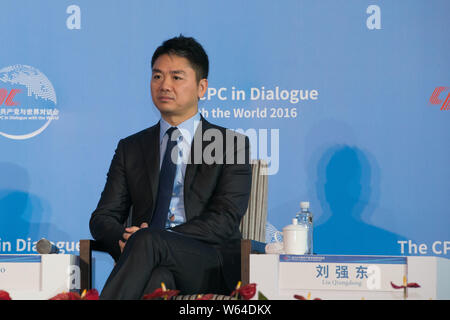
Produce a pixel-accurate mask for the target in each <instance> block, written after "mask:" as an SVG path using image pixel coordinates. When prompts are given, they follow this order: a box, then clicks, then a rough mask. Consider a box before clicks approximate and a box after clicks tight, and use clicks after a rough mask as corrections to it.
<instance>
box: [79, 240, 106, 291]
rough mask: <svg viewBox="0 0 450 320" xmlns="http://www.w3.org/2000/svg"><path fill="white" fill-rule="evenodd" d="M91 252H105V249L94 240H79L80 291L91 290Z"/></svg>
mask: <svg viewBox="0 0 450 320" xmlns="http://www.w3.org/2000/svg"><path fill="white" fill-rule="evenodd" d="M92 251H101V252H107V251H106V249H105V248H104V247H103V246H102V245H101V244H100V243H99V242H98V241H95V240H91V239H81V240H80V289H81V292H83V290H89V289H92Z"/></svg>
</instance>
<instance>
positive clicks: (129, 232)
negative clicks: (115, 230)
mask: <svg viewBox="0 0 450 320" xmlns="http://www.w3.org/2000/svg"><path fill="white" fill-rule="evenodd" d="M143 228H148V224H147V222H143V223H142V224H141V225H140V226H139V227H136V226H133V227H128V228H125V233H124V234H123V235H122V238H123V239H124V240H125V241H122V240H119V247H120V252H123V248H125V245H126V243H127V240H128V239H129V238H130V237H131V236H132V235H133V233H135V232H136V231H138V230H139V229H143Z"/></svg>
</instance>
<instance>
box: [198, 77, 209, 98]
mask: <svg viewBox="0 0 450 320" xmlns="http://www.w3.org/2000/svg"><path fill="white" fill-rule="evenodd" d="M206 89H208V79H201V80H200V81H199V82H198V98H199V99H200V98H203V96H204V95H205V93H206Z"/></svg>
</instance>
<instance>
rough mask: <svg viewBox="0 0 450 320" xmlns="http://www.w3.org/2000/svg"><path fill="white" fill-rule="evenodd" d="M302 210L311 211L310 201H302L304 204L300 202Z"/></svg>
mask: <svg viewBox="0 0 450 320" xmlns="http://www.w3.org/2000/svg"><path fill="white" fill-rule="evenodd" d="M300 208H302V209H309V201H302V202H300Z"/></svg>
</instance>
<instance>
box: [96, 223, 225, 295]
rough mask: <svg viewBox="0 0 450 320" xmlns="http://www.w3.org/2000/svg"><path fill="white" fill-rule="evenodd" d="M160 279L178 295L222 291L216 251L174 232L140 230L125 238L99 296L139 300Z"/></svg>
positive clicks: (150, 229) (155, 285)
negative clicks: (177, 292)
mask: <svg viewBox="0 0 450 320" xmlns="http://www.w3.org/2000/svg"><path fill="white" fill-rule="evenodd" d="M161 282H164V283H165V285H166V287H167V289H177V290H180V294H196V293H218V294H224V293H225V292H224V287H225V286H224V283H223V277H222V270H221V259H220V256H219V252H218V251H217V249H216V248H214V247H212V246H210V245H208V244H206V243H203V242H201V241H198V240H195V239H192V238H189V237H187V236H184V235H180V234H177V233H174V232H170V231H167V230H155V229H152V228H144V229H140V230H138V231H137V232H135V233H134V234H133V235H132V236H131V237H130V238H129V239H128V241H127V243H126V246H125V248H124V251H123V253H122V255H121V256H120V258H119V260H118V262H117V264H116V265H115V267H114V269H113V270H112V272H111V274H110V276H109V278H108V280H107V281H106V283H105V286H104V288H103V291H102V293H101V295H100V299H108V300H109V299H128V300H130V299H141V298H142V296H143V295H145V294H147V293H151V292H153V291H154V290H155V289H156V288H159V287H161ZM226 293H228V294H229V292H226Z"/></svg>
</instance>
